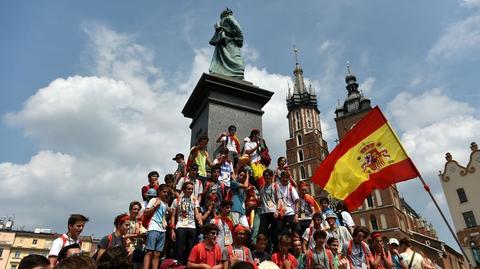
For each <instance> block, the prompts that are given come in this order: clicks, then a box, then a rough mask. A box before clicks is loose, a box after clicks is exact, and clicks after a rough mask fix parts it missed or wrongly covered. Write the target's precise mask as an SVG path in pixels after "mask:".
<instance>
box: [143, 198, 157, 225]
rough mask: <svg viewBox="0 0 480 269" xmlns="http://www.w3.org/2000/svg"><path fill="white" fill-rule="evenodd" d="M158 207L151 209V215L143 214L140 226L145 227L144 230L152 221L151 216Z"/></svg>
mask: <svg viewBox="0 0 480 269" xmlns="http://www.w3.org/2000/svg"><path fill="white" fill-rule="evenodd" d="M152 199H153V198H152ZM155 199H158V198H155ZM160 205H162V204H160ZM160 205H159V206H156V207H155V208H154V209H153V211H152V213H151V214H145V213H143V216H142V220H141V221H140V224H141V225H142V226H143V227H145V229H147V230H148V226H149V225H150V221H151V220H152V218H153V215H155V211H156V210H157V209H158V207H160Z"/></svg>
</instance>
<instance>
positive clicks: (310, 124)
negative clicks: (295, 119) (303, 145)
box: [307, 110, 312, 128]
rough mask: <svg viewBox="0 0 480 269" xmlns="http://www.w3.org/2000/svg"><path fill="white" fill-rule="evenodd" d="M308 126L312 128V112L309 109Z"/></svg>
mask: <svg viewBox="0 0 480 269" xmlns="http://www.w3.org/2000/svg"><path fill="white" fill-rule="evenodd" d="M307 127H308V128H312V112H311V111H310V110H307Z"/></svg>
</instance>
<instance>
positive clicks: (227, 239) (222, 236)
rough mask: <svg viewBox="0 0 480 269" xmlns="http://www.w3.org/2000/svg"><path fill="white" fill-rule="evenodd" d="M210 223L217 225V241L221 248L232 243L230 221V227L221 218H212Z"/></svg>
mask: <svg viewBox="0 0 480 269" xmlns="http://www.w3.org/2000/svg"><path fill="white" fill-rule="evenodd" d="M210 223H213V224H215V225H217V226H218V236H217V243H218V245H219V246H220V248H221V249H222V250H223V249H224V248H225V247H226V246H229V245H231V244H233V234H232V230H231V229H232V228H233V224H232V223H231V221H230V224H231V225H232V227H230V226H229V225H228V223H227V221H225V220H223V219H221V218H214V219H212V220H211V221H210Z"/></svg>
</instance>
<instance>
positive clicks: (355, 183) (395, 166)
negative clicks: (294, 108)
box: [312, 106, 419, 210]
mask: <svg viewBox="0 0 480 269" xmlns="http://www.w3.org/2000/svg"><path fill="white" fill-rule="evenodd" d="M417 176H419V173H418V171H417V168H416V167H415V165H414V164H413V162H412V161H411V160H410V158H409V157H408V155H407V153H406V152H405V150H404V149H403V147H402V145H401V144H400V141H399V139H398V138H397V136H396V135H395V133H394V132H393V130H392V128H391V127H390V125H389V124H388V122H387V119H386V118H385V116H384V115H383V114H382V112H381V111H380V108H378V106H377V107H375V108H374V109H372V110H371V111H370V112H369V113H368V114H367V115H366V116H365V117H364V118H363V119H362V120H360V121H359V122H358V123H357V124H356V125H355V127H353V129H352V130H350V131H349V132H348V133H347V134H346V135H345V137H344V138H343V140H342V141H341V142H340V144H338V145H337V147H335V149H334V150H333V151H332V152H331V153H330V154H329V155H328V157H327V158H326V159H325V160H324V161H323V162H322V164H321V165H320V167H318V169H317V171H315V174H314V175H313V177H312V181H313V182H315V183H316V184H319V185H320V187H322V188H323V189H325V190H326V191H328V193H330V195H332V196H333V197H335V198H337V199H341V200H344V201H345V204H346V205H347V207H348V208H349V209H351V210H353V209H356V208H357V207H359V206H360V205H361V204H362V203H363V201H364V200H365V198H366V197H367V196H368V195H369V194H370V193H371V191H372V190H373V189H385V188H387V187H388V186H390V185H391V184H393V183H397V182H400V181H404V180H408V179H411V178H414V177H417Z"/></svg>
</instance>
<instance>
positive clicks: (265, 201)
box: [260, 184, 277, 214]
mask: <svg viewBox="0 0 480 269" xmlns="http://www.w3.org/2000/svg"><path fill="white" fill-rule="evenodd" d="M273 186H274V185H273V184H270V185H268V186H265V187H263V188H262V189H260V200H261V202H262V205H261V206H262V208H261V214H265V213H275V212H277V199H276V195H275V188H274V187H273Z"/></svg>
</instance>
